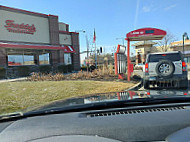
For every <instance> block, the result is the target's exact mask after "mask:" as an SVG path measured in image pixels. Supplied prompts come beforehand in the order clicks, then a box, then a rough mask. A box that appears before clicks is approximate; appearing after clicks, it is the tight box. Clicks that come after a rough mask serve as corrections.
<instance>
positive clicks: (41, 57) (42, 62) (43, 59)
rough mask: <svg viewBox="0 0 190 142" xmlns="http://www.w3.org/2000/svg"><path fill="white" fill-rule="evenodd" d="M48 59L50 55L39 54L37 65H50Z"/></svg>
mask: <svg viewBox="0 0 190 142" xmlns="http://www.w3.org/2000/svg"><path fill="white" fill-rule="evenodd" d="M49 58H50V53H41V54H40V55H39V64H40V65H48V64H50V61H49Z"/></svg>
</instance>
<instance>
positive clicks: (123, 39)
mask: <svg viewBox="0 0 190 142" xmlns="http://www.w3.org/2000/svg"><path fill="white" fill-rule="evenodd" d="M119 39H121V40H122V42H123V46H124V41H125V38H123V37H120V38H116V40H119Z"/></svg>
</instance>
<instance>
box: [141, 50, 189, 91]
mask: <svg viewBox="0 0 190 142" xmlns="http://www.w3.org/2000/svg"><path fill="white" fill-rule="evenodd" d="M143 85H144V88H145V89H147V88H150V87H158V88H171V87H172V88H173V87H177V88H187V87H188V76H187V65H186V63H185V61H184V57H183V55H182V53H181V52H180V51H173V52H164V53H151V54H148V55H147V58H146V63H145V70H144V77H143Z"/></svg>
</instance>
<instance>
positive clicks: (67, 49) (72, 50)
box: [62, 46, 76, 53]
mask: <svg viewBox="0 0 190 142" xmlns="http://www.w3.org/2000/svg"><path fill="white" fill-rule="evenodd" d="M62 47H63V48H64V52H65V53H75V52H76V51H75V49H74V48H73V47H72V46H62Z"/></svg>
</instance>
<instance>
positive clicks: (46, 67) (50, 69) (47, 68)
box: [39, 65, 52, 73]
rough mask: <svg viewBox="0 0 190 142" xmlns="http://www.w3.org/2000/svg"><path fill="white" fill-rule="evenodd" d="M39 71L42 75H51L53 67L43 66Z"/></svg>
mask: <svg viewBox="0 0 190 142" xmlns="http://www.w3.org/2000/svg"><path fill="white" fill-rule="evenodd" d="M39 71H40V72H41V73H50V72H51V71H52V67H51V66H50V65H42V66H40V67H39Z"/></svg>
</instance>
